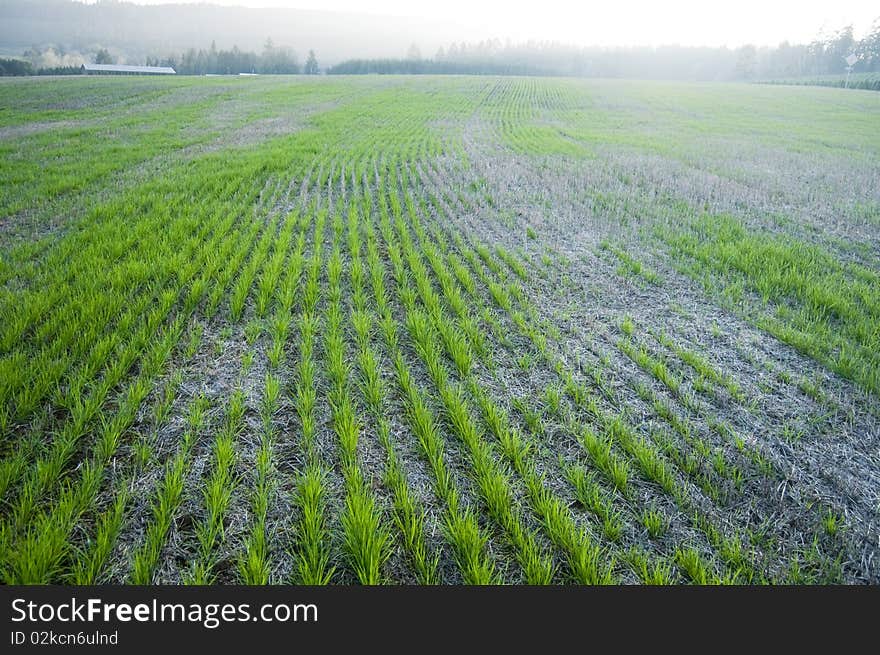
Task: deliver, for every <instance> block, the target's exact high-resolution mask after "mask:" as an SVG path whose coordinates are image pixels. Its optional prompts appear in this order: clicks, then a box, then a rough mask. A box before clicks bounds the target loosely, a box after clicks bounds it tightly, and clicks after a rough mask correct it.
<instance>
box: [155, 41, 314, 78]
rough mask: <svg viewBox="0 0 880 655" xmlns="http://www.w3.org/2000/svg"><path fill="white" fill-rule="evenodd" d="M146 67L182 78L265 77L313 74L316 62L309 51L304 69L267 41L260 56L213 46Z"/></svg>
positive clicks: (293, 54)
mask: <svg viewBox="0 0 880 655" xmlns="http://www.w3.org/2000/svg"><path fill="white" fill-rule="evenodd" d="M146 65H147V66H170V67H171V68H173V69H174V70H175V71H177V73H178V74H181V75H230V74H236V73H260V74H264V75H297V74H299V73H303V72H305V73H309V74H316V73H317V72H318V65H317V58H316V57H315V53H314V51H309V57H308V59H307V60H306V65H305V66H300V63H299V60H298V59H297V55H296V52H295V51H294V50H293V49H291V48H288V47H285V46H276V45H275V44H274V43H273V42H272V39H271V38H270V39H267V40H266V43H265V45H264V46H263V52H262V53H260V54H257V53H256V52H249V51H247V50H240V49H239V48H238V46H233V47H232V48H231V49H230V50H222V49H219V50H218V49H217V45H216V43H215V42H212V43H211V47H210V48H209V49H207V50H204V49H200V50H196V49H195V48H190V49H189V50H187V51H186V52H184V53H182V54H180V55H179V56H174V55H172V56H169V57H164V58H160V57H147V60H146Z"/></svg>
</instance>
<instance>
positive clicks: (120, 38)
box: [0, 0, 477, 64]
mask: <svg viewBox="0 0 880 655" xmlns="http://www.w3.org/2000/svg"><path fill="white" fill-rule="evenodd" d="M454 29H455V31H454ZM267 38H271V39H272V40H273V41H274V42H275V43H276V44H279V45H283V46H290V47H293V48H295V49H296V50H297V51H298V52H299V53H302V54H303V55H304V54H305V53H306V52H308V51H309V50H310V49H314V50H315V51H316V52H317V53H318V54H319V56H320V57H321V60H322V62H326V63H327V64H333V63H336V62H339V61H341V60H343V59H348V58H352V57H399V56H402V55H403V54H404V53H406V51H407V48H409V47H410V45H411V44H412V43H414V42H415V43H417V44H418V45H419V46H420V47H421V48H422V49H423V50H424V51H425V52H433V51H434V50H436V49H437V48H438V47H439V46H440V45H443V44H447V43H449V42H450V41H452V40H455V39H464V38H477V35H476V34H462V33H461V30H460V28H458V27H456V28H453V27H452V26H450V25H446V24H444V23H441V22H436V21H433V22H429V21H426V20H419V19H412V18H402V17H393V16H377V15H370V14H355V13H345V12H329V11H306V10H300V9H247V8H244V7H220V6H216V5H210V4H198V5H193V4H189V5H185V4H176V5H175V4H172V5H151V6H143V5H136V4H132V3H128V2H115V1H112V2H110V1H107V0H103V1H101V2H97V3H95V4H88V5H86V4H82V3H80V2H73V1H72V0H0V51H2V53H3V54H7V55H11V54H14V55H20V54H21V52H22V51H24V50H25V49H27V48H31V47H34V46H38V47H39V46H47V45H53V46H58V47H62V48H64V49H65V50H75V51H79V52H83V53H85V52H91V51H95V50H96V49H98V48H107V49H108V50H110V51H111V53H113V54H114V55H116V56H117V57H118V58H121V59H122V58H125V59H132V60H142V59H144V58H145V57H147V56H156V55H159V56H165V55H168V54H170V53H179V52H183V51H185V50H188V49H189V48H196V49H199V48H209V47H210V46H211V43H212V42H216V45H217V47H218V48H231V47H232V46H238V47H239V48H241V49H243V50H260V49H261V48H262V47H263V44H264V43H265V41H266V39H267Z"/></svg>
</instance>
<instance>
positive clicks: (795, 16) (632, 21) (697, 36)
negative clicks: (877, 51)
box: [73, 0, 880, 48]
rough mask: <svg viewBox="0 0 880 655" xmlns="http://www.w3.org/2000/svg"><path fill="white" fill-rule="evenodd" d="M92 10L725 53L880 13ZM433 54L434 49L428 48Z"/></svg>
mask: <svg viewBox="0 0 880 655" xmlns="http://www.w3.org/2000/svg"><path fill="white" fill-rule="evenodd" d="M73 1H74V2H77V3H80V4H87V5H99V4H101V3H106V4H136V5H141V6H144V7H161V6H163V5H164V6H169V5H172V6H173V5H191V6H208V7H218V8H224V9H233V10H234V9H245V10H248V11H254V12H276V11H295V12H313V13H317V14H343V15H350V16H351V17H369V18H372V19H375V18H388V19H395V20H402V21H406V22H410V23H411V24H412V25H413V26H414V27H427V28H428V30H429V32H430V33H429V34H427V35H426V37H427V39H428V40H429V41H431V40H433V41H437V42H438V43H440V42H443V41H445V42H446V43H449V42H451V41H481V40H496V39H497V40H501V41H502V42H506V41H510V42H514V43H523V42H529V41H533V42H546V41H549V42H555V43H559V44H563V45H566V46H576V47H601V48H632V47H663V46H681V47H727V48H737V47H740V46H743V45H755V46H757V47H771V46H778V45H779V44H781V43H784V42H787V43H792V44H795V43H808V42H810V41H812V40H815V39H817V38H823V37H827V36H830V35H831V34H834V33H835V32H838V31H839V30H842V29H844V28H846V27H852V29H853V34H854V36H855V37H856V38H857V39H858V38H862V37H863V36H865V35H866V34H868V33H869V31H870V30H871V29H872V28H873V27H874V26H875V25H876V22H877V19H878V13H880V12H878V10H877V8H876V6H874V5H873V4H872V3H871V2H864V1H861V0H858V1H855V2H852V1H851V2H846V3H838V4H836V5H834V6H833V10H832V11H829V7H830V5H828V4H827V3H820V2H778V3H772V4H770V5H768V3H765V2H760V1H759V0H746V1H745V2H740V3H737V4H736V6H733V5H731V6H720V7H719V6H717V5H713V4H711V3H701V2H694V1H692V0H673V1H671V2H664V3H645V2H642V1H641V0H622V1H621V2H617V3H615V4H614V6H613V7H607V6H602V7H593V6H589V5H588V4H583V5H576V6H572V5H571V3H567V2H564V1H560V0H547V1H545V2H543V3H540V5H535V4H534V3H522V2H513V3H510V2H498V1H496V0H484V1H483V2H467V1H465V0H449V1H448V2H444V3H443V4H442V5H437V4H436V3H420V4H416V3H412V2H401V1H400V0H383V1H381V2H374V3H370V4H369V5H364V4H363V3H359V2H352V1H350V0H327V1H316V0H209V1H203V0H122V2H119V1H118V0H73ZM427 45H429V46H432V47H436V46H435V44H434V43H433V42H432V43H429V44H427Z"/></svg>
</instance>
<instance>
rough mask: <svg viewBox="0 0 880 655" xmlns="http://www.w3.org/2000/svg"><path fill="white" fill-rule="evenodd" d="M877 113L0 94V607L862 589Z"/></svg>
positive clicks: (511, 87)
mask: <svg viewBox="0 0 880 655" xmlns="http://www.w3.org/2000/svg"><path fill="white" fill-rule="evenodd" d="M878 128H880V94H877V93H874V92H870V91H859V90H843V89H832V88H809V87H787V86H769V85H734V84H717V85H713V84H673V83H660V82H635V81H601V80H596V81H590V80H568V79H530V78H489V77H429V76H425V77H393V76H389V77H357V78H356V77H351V78H346V77H319V78H315V77H248V78H223V77H218V78H180V77H179V78H176V79H155V78H65V79H38V80H35V79H22V80H2V81H0V151H2V156H0V255H2V258H0V435H2V436H0V457H2V459H0V580H2V581H3V582H5V583H65V584H95V583H133V584H151V583H171V584H177V583H196V584H213V583H218V584H232V583H238V584H266V583H271V584H280V583H302V584H328V583H329V584H377V583H378V584H399V583H404V584H438V583H439V584H462V583H464V584H496V583H497V584H508V583H510V584H515V583H526V584H554V583H556V584H603V583H612V584H639V583H644V584H688V583H696V584H716V583H720V584H727V583H738V584H765V583H770V584H779V583H794V584H801V583H838V582H843V583H875V584H876V583H878V582H880V129H878Z"/></svg>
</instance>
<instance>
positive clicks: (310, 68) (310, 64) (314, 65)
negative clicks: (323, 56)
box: [304, 50, 318, 75]
mask: <svg viewBox="0 0 880 655" xmlns="http://www.w3.org/2000/svg"><path fill="white" fill-rule="evenodd" d="M304 72H305V74H306V75H317V74H318V58H317V57H315V51H314V50H309V58H308V59H306V67H305V71H304Z"/></svg>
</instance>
